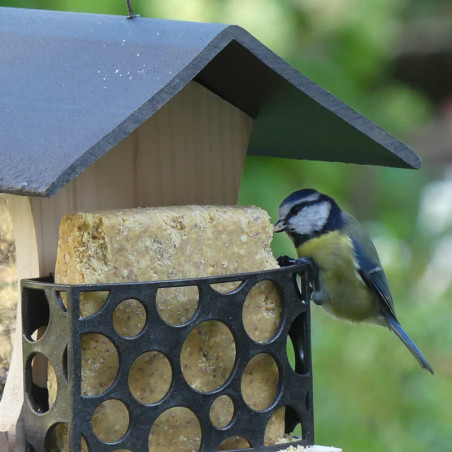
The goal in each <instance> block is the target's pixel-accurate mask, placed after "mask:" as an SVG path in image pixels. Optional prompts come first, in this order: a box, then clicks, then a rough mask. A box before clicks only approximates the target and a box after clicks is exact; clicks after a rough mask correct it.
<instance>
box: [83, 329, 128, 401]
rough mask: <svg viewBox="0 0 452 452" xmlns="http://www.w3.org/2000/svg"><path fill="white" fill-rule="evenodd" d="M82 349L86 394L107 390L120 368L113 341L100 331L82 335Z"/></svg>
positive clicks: (84, 393)
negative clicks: (99, 332)
mask: <svg viewBox="0 0 452 452" xmlns="http://www.w3.org/2000/svg"><path fill="white" fill-rule="evenodd" d="M80 347H81V351H82V386H81V392H82V395H85V396H94V395H98V394H101V393H102V392H104V391H106V390H107V389H108V388H109V387H110V386H111V385H112V383H113V382H114V381H115V378H116V376H117V375H118V369H119V357H118V352H117V350H116V347H115V346H114V344H113V342H112V341H111V340H110V339H108V338H107V337H106V336H104V335H102V334H98V333H84V334H82V335H81V336H80Z"/></svg>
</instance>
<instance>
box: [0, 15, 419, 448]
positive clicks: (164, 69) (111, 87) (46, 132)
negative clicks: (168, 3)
mask: <svg viewBox="0 0 452 452" xmlns="http://www.w3.org/2000/svg"><path fill="white" fill-rule="evenodd" d="M0 34H1V36H2V45H1V46H0V59H1V61H2V64H1V66H0V92H1V95H0V119H1V122H2V127H1V129H0V159H1V165H0V192H3V193H6V194H7V196H8V199H9V204H10V207H11V212H12V217H13V224H14V235H15V241H16V256H17V257H16V260H17V268H18V278H19V280H22V279H24V278H39V277H46V276H48V275H49V274H50V273H52V272H54V270H55V262H56V255H57V245H58V230H59V225H60V222H61V219H62V217H63V216H64V215H66V214H67V213H69V212H73V211H83V212H93V211H98V210H111V209H129V208H135V207H151V206H171V205H188V204H200V205H206V204H210V205H233V204H236V203H237V199H238V193H239V188H240V182H241V177H242V171H243V166H244V161H245V158H246V156H247V155H261V156H271V157H280V158H291V159H309V160H323V161H338V162H346V163H359V164H370V165H385V166H393V167H401V168H418V167H419V166H420V164H421V162H420V159H419V158H418V156H417V155H416V154H415V153H414V152H413V151H412V150H411V149H409V148H408V147H407V146H405V145H404V144H403V143H401V142H400V141H398V140H397V139H396V138H394V137H392V136H391V135H389V134H388V133H387V132H386V131H384V130H382V129H381V128H379V127H378V126H376V125H375V124H373V123H371V122H370V121H369V120H367V119H366V118H364V117H363V116H361V115H360V114H359V113H357V112H356V111H354V110H353V109H351V108H350V107H348V106H347V105H345V104H343V103H342V102H341V101H339V100H338V99H336V98H335V97H333V96H332V95H331V94H330V93H328V92H327V91H325V90H323V89H322V88H320V87H319V86H318V85H316V84H315V83H314V82H312V81H311V80H309V79H308V78H306V77H305V76H304V75H303V74H301V73H300V72H298V71H297V70H295V69H294V68H292V67H291V66H290V65H289V64H288V63H286V62H285V61H284V60H282V59H281V58H280V57H278V56H277V55H275V54H274V53H273V52H272V51H270V50H269V49H268V48H266V47H265V46H264V45H263V44H261V43H260V42H259V41H257V40H256V39H255V38H254V37H253V36H251V35H250V34H249V33H247V32H246V31H245V30H243V29H242V28H240V27H237V26H231V25H224V24H212V23H189V22H180V21H169V20H156V19H147V18H139V17H137V18H134V19H132V20H129V19H127V18H126V17H120V16H107V15H95V14H79V13H63V12H54V11H43V10H27V9H20V8H3V7H2V8H0ZM17 319H18V320H17V330H16V331H17V332H16V343H15V347H14V352H13V358H12V362H11V368H10V371H9V376H8V380H7V384H6V387H5V392H4V395H3V399H2V400H1V404H0V432H4V433H3V436H2V433H0V449H1V450H2V451H3V450H7V449H6V447H8V446H7V438H9V443H10V446H11V443H12V442H13V441H14V438H15V432H16V426H17V425H18V421H19V419H20V415H21V412H22V409H23V406H24V404H25V405H26V404H27V403H28V402H27V400H25V402H24V395H23V394H24V389H23V387H24V383H23V381H24V376H23V374H24V371H23V363H22V360H23V358H22V340H23V334H22V328H23V324H22V321H21V303H20V302H19V303H18V313H17ZM42 416H45V415H42ZM17 435H18V436H17V442H18V443H19V439H20V437H21V435H22V433H21V431H20V429H17ZM2 441H3V444H2ZM105 447H106V449H105V450H114V449H115V448H116V449H117V448H118V447H119V446H117V447H114V446H108V447H110V448H108V447H107V446H105ZM119 448H120V449H122V448H123V447H122V446H121V447H119ZM96 450H101V449H96ZM102 450H104V449H102ZM273 450H276V449H273ZM328 450H330V449H328Z"/></svg>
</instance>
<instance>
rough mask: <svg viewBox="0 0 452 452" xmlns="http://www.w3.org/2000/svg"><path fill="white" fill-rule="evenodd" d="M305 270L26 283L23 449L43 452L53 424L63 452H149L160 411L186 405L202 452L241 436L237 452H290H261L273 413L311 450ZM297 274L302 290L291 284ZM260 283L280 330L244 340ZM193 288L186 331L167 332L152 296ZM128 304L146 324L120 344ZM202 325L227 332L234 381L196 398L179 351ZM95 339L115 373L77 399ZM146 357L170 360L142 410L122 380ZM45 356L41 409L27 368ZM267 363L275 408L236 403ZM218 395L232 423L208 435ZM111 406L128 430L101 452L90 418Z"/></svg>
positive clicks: (101, 444) (38, 393) (182, 327)
mask: <svg viewBox="0 0 452 452" xmlns="http://www.w3.org/2000/svg"><path fill="white" fill-rule="evenodd" d="M309 270H310V269H309V266H308V264H306V263H304V262H297V263H296V264H295V265H290V266H288V267H285V268H279V269H275V270H268V271H261V272H255V273H243V274H236V275H228V276H220V277H211V278H210V277H209V278H198V279H185V280H171V281H153V282H138V283H121V284H90V285H59V284H54V283H53V282H52V280H51V278H47V279H46V278H41V279H36V280H23V281H22V282H21V288H22V318H23V327H24V333H23V359H24V363H25V366H24V373H25V400H26V402H25V404H24V419H25V432H26V440H27V447H28V450H30V451H34V452H41V451H45V450H49V449H48V445H46V444H45V441H46V440H45V439H46V435H47V433H48V431H49V430H50V429H51V428H52V426H54V425H55V424H56V423H59V422H64V423H67V424H68V434H69V450H70V451H79V450H81V436H82V435H83V437H84V438H85V440H86V442H87V444H88V447H89V450H90V451H96V452H103V451H113V450H115V449H118V448H121V449H122V448H125V449H130V450H131V451H134V452H138V451H144V450H147V447H148V438H149V432H150V428H151V426H152V424H153V422H154V420H155V419H156V418H157V417H158V416H159V415H160V414H161V413H162V412H163V411H165V410H167V409H169V408H172V407H175V406H185V407H187V408H189V409H190V410H192V412H193V413H194V414H195V415H196V416H197V418H198V420H199V423H200V425H201V432H202V441H201V446H200V449H199V450H200V452H212V451H215V450H217V449H218V446H219V445H220V444H221V443H222V441H223V440H225V439H226V438H229V437H231V436H236V435H237V436H243V437H244V438H246V439H247V440H248V441H249V443H250V444H251V446H252V448H249V449H241V450H243V451H247V450H248V451H251V450H265V451H276V450H281V449H284V448H286V447H287V446H288V445H287V444H286V445H284V444H280V445H273V446H264V431H265V427H266V425H267V422H268V420H269V419H270V417H271V416H272V415H273V414H274V412H275V411H276V410H277V409H278V408H280V407H282V406H286V407H289V408H288V409H286V421H285V422H286V432H291V431H292V430H293V428H294V427H295V425H296V424H297V423H299V422H301V425H302V438H300V439H299V440H298V441H297V442H296V443H292V444H293V445H295V444H302V445H312V444H313V443H314V416H313V394H312V367H311V342H310V309H309V300H310V282H309V278H308V275H309ZM297 275H300V276H301V278H300V281H301V283H300V285H299V284H298V283H297ZM232 281H241V284H240V286H239V287H238V288H236V289H235V290H233V291H232V292H230V293H226V294H223V293H219V292H217V291H216V290H214V289H213V288H212V287H211V285H212V284H216V283H225V282H232ZM260 281H271V282H273V283H274V284H275V286H276V287H277V289H278V291H279V295H280V299H281V306H282V314H281V323H280V328H279V331H278V332H277V334H276V336H275V337H274V338H272V339H271V340H270V341H268V342H265V343H257V342H255V341H253V340H252V339H250V337H249V336H248V334H247V333H246V331H245V329H244V326H243V322H242V315H241V313H242V307H243V303H244V301H245V298H246V295H247V294H248V292H249V291H250V290H251V288H252V287H253V286H254V285H255V284H257V283H259V282H260ZM183 286H197V287H198V290H199V304H198V307H197V310H196V312H195V314H194V315H193V317H192V318H191V319H190V320H189V321H188V322H187V323H185V324H183V325H179V326H172V325H168V324H167V323H165V322H164V321H163V320H162V319H161V317H160V316H159V314H158V311H157V306H156V301H155V300H156V293H157V290H158V289H159V288H167V287H183ZM94 291H96V292H97V291H108V292H109V295H108V298H107V301H106V303H105V304H104V306H103V307H102V308H101V309H100V310H99V311H98V312H97V313H96V314H94V315H92V316H91V317H87V318H80V314H79V294H80V292H94ZM62 292H64V293H66V294H67V299H68V309H67V310H66V309H65V308H64V305H63V303H62V298H61V293H62ZM130 298H135V299H137V300H139V301H140V302H141V303H142V304H143V306H144V307H145V310H146V314H147V321H146V325H145V327H144V329H143V331H142V332H141V333H140V334H139V335H138V336H137V337H134V338H131V339H126V338H124V337H122V336H120V335H119V334H118V333H117V332H116V330H115V329H114V327H113V322H112V318H113V312H114V309H115V308H116V306H117V305H118V304H119V303H120V302H121V301H123V300H125V299H130ZM207 320H219V321H221V322H223V323H224V324H225V325H226V326H227V327H228V328H229V329H230V331H231V332H232V334H233V336H234V340H235V344H236V360H235V364H234V368H233V370H232V373H231V375H230V376H229V378H228V379H227V381H226V382H225V383H224V384H223V385H222V386H221V387H220V388H218V389H217V390H215V391H213V392H209V393H205V392H202V393H201V392H198V391H196V390H194V389H193V388H191V386H190V385H189V384H188V383H187V382H186V381H185V379H184V377H183V375H182V372H181V369H180V352H181V347H182V344H183V342H184V340H185V338H186V337H187V335H188V334H189V332H190V331H191V330H192V329H193V328H194V327H195V326H197V325H198V324H200V323H202V322H205V321H207ZM47 324H48V327H47V329H46V331H45V333H44V335H43V336H42V338H40V339H39V340H37V341H35V340H33V339H32V337H31V334H32V333H33V332H34V331H35V330H36V329H38V328H39V327H42V326H44V325H47ZM87 332H90V333H99V334H103V335H105V336H106V337H107V338H109V339H110V340H111V341H112V342H113V344H114V345H115V347H116V349H117V351H118V355H119V363H120V365H119V371H118V376H117V377H116V379H115V381H114V383H113V384H112V385H111V386H110V387H109V388H108V389H107V390H106V391H105V392H103V393H102V394H100V395H97V396H82V395H81V392H80V391H81V370H80V369H81V350H80V335H81V334H83V333H87ZM287 336H290V338H291V340H292V343H293V346H294V350H295V371H294V370H292V368H291V366H290V364H289V361H288V358H287V351H286V347H287ZM146 351H158V352H160V353H163V354H164V355H165V356H166V357H167V359H168V360H169V362H170V364H171V368H172V383H171V386H170V389H169V391H168V393H167V394H166V395H165V397H164V398H163V399H162V400H161V401H159V402H158V403H156V404H153V405H143V404H141V403H140V402H138V401H137V400H136V399H135V398H134V397H133V396H132V394H131V392H130V390H129V386H128V380H127V378H128V372H129V369H130V366H131V364H132V363H133V361H134V360H135V359H136V358H137V357H138V356H139V355H141V354H142V353H144V352H146ZM38 352H39V353H42V354H43V355H45V356H46V357H47V358H48V359H49V360H50V362H51V363H52V364H53V367H54V369H55V373H56V375H57V384H58V395H57V399H56V400H55V403H54V405H53V406H52V408H51V409H50V410H48V401H47V399H48V396H47V390H46V389H41V388H39V387H38V386H37V385H35V384H34V383H33V382H32V375H31V373H32V372H31V366H30V362H31V360H32V358H33V356H34V354H36V353H38ZM260 353H267V354H270V355H271V356H272V358H273V359H274V360H275V362H276V363H277V366H278V370H279V382H280V383H279V385H280V386H279V391H278V394H277V397H276V398H275V401H274V402H273V404H272V405H271V406H270V407H268V408H267V409H265V410H262V411H254V410H252V409H251V408H250V407H249V406H248V405H247V404H246V403H245V402H244V400H243V398H242V395H241V376H242V373H243V371H244V369H245V366H246V364H247V363H248V362H249V360H250V359H251V358H252V357H254V356H255V355H257V354H260ZM220 395H228V396H229V397H231V399H232V400H233V402H234V407H235V410H234V416H233V419H232V421H231V422H230V424H229V425H228V426H227V427H225V428H222V429H218V428H216V427H214V426H213V425H212V423H211V420H210V417H209V411H210V406H211V404H212V402H213V401H214V400H215V399H216V398H217V397H218V396H220ZM108 399H118V400H120V401H122V402H123V403H124V404H125V405H126V407H127V409H128V411H129V418H130V423H129V428H128V430H127V433H126V434H125V436H124V437H123V438H122V439H121V440H120V441H117V442H115V443H108V444H107V443H104V442H102V441H100V440H99V438H98V437H97V436H96V435H95V434H94V432H93V429H92V426H91V417H92V414H93V412H94V410H95V408H96V407H97V405H98V404H99V403H101V402H103V401H105V400H108Z"/></svg>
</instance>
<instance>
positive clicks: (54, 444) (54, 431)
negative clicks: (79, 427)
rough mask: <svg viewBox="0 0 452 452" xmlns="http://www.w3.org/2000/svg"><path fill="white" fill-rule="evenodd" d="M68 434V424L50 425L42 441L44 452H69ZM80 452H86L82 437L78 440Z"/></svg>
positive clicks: (86, 448)
mask: <svg viewBox="0 0 452 452" xmlns="http://www.w3.org/2000/svg"><path fill="white" fill-rule="evenodd" d="M68 435H69V433H68V424H66V423H65V422H58V423H57V424H54V425H52V427H50V428H49V430H47V434H46V437H45V440H44V447H45V450H46V451H48V452H61V451H68V450H69V436H68ZM80 441H81V445H82V447H81V452H88V445H87V444H86V441H85V438H83V436H82V437H81V438H80Z"/></svg>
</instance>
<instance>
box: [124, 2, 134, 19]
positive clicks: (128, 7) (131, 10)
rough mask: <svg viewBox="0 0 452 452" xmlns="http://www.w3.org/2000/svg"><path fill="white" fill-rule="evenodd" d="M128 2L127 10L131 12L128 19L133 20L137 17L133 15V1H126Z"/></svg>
mask: <svg viewBox="0 0 452 452" xmlns="http://www.w3.org/2000/svg"><path fill="white" fill-rule="evenodd" d="M126 1H127V9H128V10H129V17H128V19H133V18H134V17H135V15H134V14H133V9H132V1H131V0H126Z"/></svg>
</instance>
